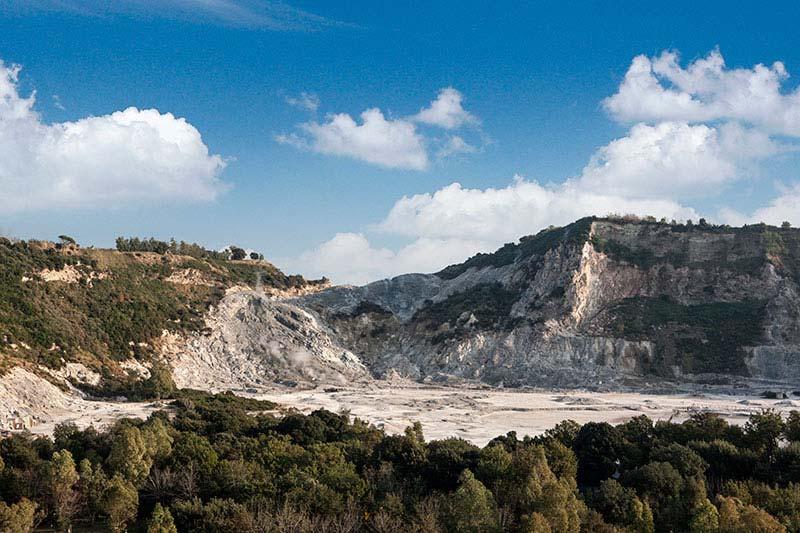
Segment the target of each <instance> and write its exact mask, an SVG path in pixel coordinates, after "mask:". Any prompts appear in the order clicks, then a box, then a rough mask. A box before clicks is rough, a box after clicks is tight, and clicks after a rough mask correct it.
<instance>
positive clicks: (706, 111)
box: [603, 50, 800, 137]
mask: <svg viewBox="0 0 800 533" xmlns="http://www.w3.org/2000/svg"><path fill="white" fill-rule="evenodd" d="M787 78H788V73H787V71H786V67H785V66H784V65H783V63H781V62H780V61H776V62H775V63H773V64H772V65H771V66H765V65H763V64H757V65H755V66H753V67H752V68H733V69H732V68H728V67H727V66H726V65H725V60H724V58H723V56H722V54H721V53H720V52H719V50H714V51H712V52H710V53H709V54H708V55H707V56H706V57H704V58H700V59H697V60H695V61H693V62H691V63H690V64H689V65H688V66H687V67H685V68H684V67H682V66H681V65H680V62H679V56H678V54H677V53H676V52H672V51H665V52H663V53H662V54H661V55H659V56H657V57H647V56H644V55H640V56H637V57H635V58H634V59H633V62H632V63H631V66H630V68H629V69H628V71H627V73H626V74H625V79H624V80H623V82H622V84H621V85H620V87H619V90H618V91H617V93H616V94H614V95H613V96H610V97H609V98H607V99H605V100H604V102H603V105H604V106H605V108H606V109H607V110H608V111H609V112H610V113H611V115H612V116H613V117H615V118H616V119H617V120H620V121H623V122H639V121H645V122H653V121H688V122H713V121H739V122H744V123H747V124H750V125H752V126H755V127H758V128H760V129H763V130H765V131H767V132H769V133H773V134H783V135H789V136H793V137H800V89H795V90H793V91H789V92H784V91H782V85H783V83H784V82H785V81H786V79H787Z"/></svg>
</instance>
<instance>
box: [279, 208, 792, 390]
mask: <svg viewBox="0 0 800 533" xmlns="http://www.w3.org/2000/svg"><path fill="white" fill-rule="evenodd" d="M799 276H800V231H798V230H794V229H789V228H775V227H769V226H765V225H754V226H746V227H743V228H731V227H727V226H710V225H707V224H705V223H703V224H700V225H691V224H690V225H684V224H676V223H673V224H668V223H664V222H662V223H659V222H655V221H646V220H645V221H643V220H622V219H620V220H616V219H595V218H586V219H582V220H579V221H577V222H575V223H573V224H570V225H568V226H566V227H563V228H552V229H548V230H544V231H542V232H540V233H539V234H537V235H534V236H530V237H524V238H522V239H521V240H520V241H519V242H518V243H516V244H507V245H505V246H504V247H503V248H501V249H500V250H498V251H497V252H495V253H493V254H480V255H477V256H475V257H473V258H471V259H469V260H468V261H466V262H464V263H462V264H458V265H453V266H450V267H448V268H446V269H444V270H442V271H441V272H439V273H437V274H432V275H419V274H412V275H405V276H400V277H397V278H394V279H391V280H384V281H380V282H376V283H372V284H370V285H367V286H364V287H334V288H331V289H329V290H325V291H322V292H319V293H315V294H311V295H307V296H304V297H302V298H296V299H294V300H293V302H292V303H294V304H295V305H298V306H301V307H303V308H305V309H307V310H308V311H310V312H311V313H312V315H313V316H315V317H316V318H317V319H318V320H319V322H321V323H324V324H326V325H327V327H328V328H329V329H330V331H331V332H332V334H333V335H334V336H335V338H336V339H338V341H339V342H340V343H341V345H342V346H344V347H346V348H347V349H348V350H349V351H350V352H351V353H353V354H355V355H356V356H357V357H358V358H359V359H360V360H361V361H362V362H363V363H364V365H366V367H368V368H369V369H370V371H371V372H372V373H373V374H374V375H375V376H378V377H384V376H388V375H395V374H400V375H403V376H407V377H410V378H413V379H434V380H436V379H442V380H444V379H450V378H453V377H455V378H467V379H475V380H481V381H483V382H487V383H491V384H504V385H506V386H513V385H524V384H526V385H567V386H570V385H578V386H596V385H603V386H605V385H614V384H620V383H628V384H633V385H636V384H640V385H641V384H644V383H645V382H647V381H661V380H673V381H674V380H678V381H683V380H705V381H708V380H715V381H719V380H720V377H722V378H723V379H728V378H750V379H751V380H752V379H767V380H788V381H792V382H798V381H800V298H799V297H798V279H800V278H799Z"/></svg>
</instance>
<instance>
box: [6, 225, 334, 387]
mask: <svg viewBox="0 0 800 533" xmlns="http://www.w3.org/2000/svg"><path fill="white" fill-rule="evenodd" d="M117 244H118V246H119V247H120V249H122V250H124V251H117V250H98V249H86V248H81V247H79V246H78V245H77V244H75V243H74V241H73V240H72V239H70V238H69V237H63V238H62V241H61V242H59V243H50V242H40V241H29V242H24V241H11V240H8V239H0V372H2V371H3V370H4V369H6V370H7V369H8V368H11V367H13V366H26V367H28V368H33V369H36V368H46V369H50V370H53V371H58V370H60V369H62V368H64V366H65V365H66V364H67V363H78V364H81V365H83V366H84V367H86V368H87V369H89V370H90V371H93V372H96V373H98V374H100V375H102V376H104V377H105V378H107V379H106V381H107V382H108V383H114V382H115V381H125V380H127V378H128V377H129V376H128V374H129V372H126V370H125V369H126V368H131V367H136V368H140V369H141V368H143V367H145V368H146V367H149V366H150V364H151V362H152V361H153V359H154V357H155V355H156V353H157V350H158V342H159V338H160V337H161V336H162V335H163V334H164V332H168V333H176V334H186V333H190V332H199V331H201V330H202V329H203V328H204V327H205V318H204V317H205V315H206V313H207V312H208V310H209V309H210V308H212V307H213V306H215V305H217V304H218V303H219V302H220V300H221V299H222V298H223V297H224V296H225V293H226V290H228V289H230V288H232V287H237V286H239V287H256V286H258V287H259V288H261V289H263V290H274V291H291V290H299V289H303V288H306V287H308V286H310V285H311V286H313V284H314V283H317V284H321V283H324V281H319V282H308V281H306V280H305V279H303V277H302V276H288V275H285V274H284V273H283V272H281V271H280V270H278V269H277V268H276V267H274V266H273V265H272V264H270V263H268V262H266V261H263V260H258V259H251V260H234V259H232V255H234V254H230V253H226V254H223V253H219V252H211V251H208V250H205V249H204V248H202V247H200V246H198V245H194V244H187V243H175V242H174V241H172V242H170V243H164V242H160V241H156V240H154V239H149V240H139V239H120V240H118V243H117ZM234 251H235V250H234ZM242 253H243V252H242Z"/></svg>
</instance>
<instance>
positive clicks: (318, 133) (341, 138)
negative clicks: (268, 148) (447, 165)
mask: <svg viewBox="0 0 800 533" xmlns="http://www.w3.org/2000/svg"><path fill="white" fill-rule="evenodd" d="M300 129H301V131H302V133H303V134H302V135H297V134H291V135H278V136H277V137H275V140H277V141H278V142H280V143H284V144H291V145H293V146H296V147H299V148H306V149H308V150H311V151H313V152H317V153H321V154H326V155H337V156H345V157H350V158H353V159H358V160H361V161H365V162H367V163H372V164H375V165H379V166H383V167H387V168H405V169H412V170H424V169H426V168H427V167H428V152H427V150H426V148H425V142H424V139H423V138H422V136H421V135H420V134H419V133H418V132H417V130H416V127H415V126H414V124H413V123H411V122H409V121H407V120H402V119H398V120H391V119H389V120H387V119H386V117H384V116H383V113H382V112H381V110H380V109H377V108H373V109H367V110H366V111H364V112H363V113H361V123H360V124H359V123H358V122H356V121H355V120H354V119H353V117H351V116H350V115H348V114H347V113H339V114H336V115H331V116H329V117H328V120H327V121H326V122H323V123H319V122H315V121H312V122H306V123H304V124H301V125H300Z"/></svg>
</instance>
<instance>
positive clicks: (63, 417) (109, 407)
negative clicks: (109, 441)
mask: <svg viewBox="0 0 800 533" xmlns="http://www.w3.org/2000/svg"><path fill="white" fill-rule="evenodd" d="M71 407H72V408H71V409H69V410H59V411H53V412H49V413H47V415H45V417H44V421H43V422H41V423H38V424H36V425H34V426H33V427H32V428H30V432H31V433H33V434H34V435H52V434H53V430H54V429H55V427H56V426H57V425H58V424H61V423H64V422H72V423H74V424H75V425H76V426H78V428H80V429H85V428H87V427H89V426H94V427H95V428H97V429H102V428H105V427H107V426H109V425H111V424H113V423H114V422H115V421H116V420H119V419H120V418H142V419H144V418H147V417H148V416H150V413H152V412H153V411H157V410H159V409H163V408H164V404H161V403H153V402H147V403H141V402H105V401H88V400H82V399H76V400H75V402H74V403H72V404H71Z"/></svg>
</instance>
